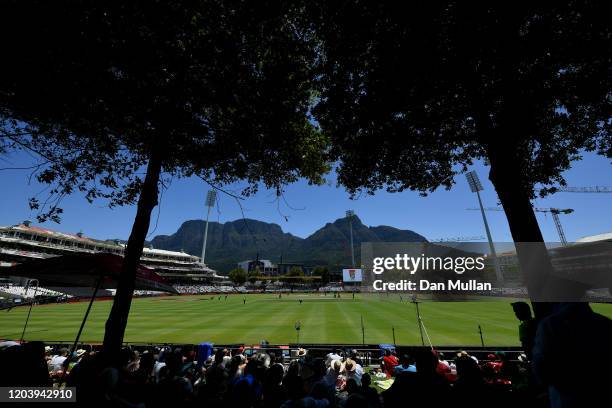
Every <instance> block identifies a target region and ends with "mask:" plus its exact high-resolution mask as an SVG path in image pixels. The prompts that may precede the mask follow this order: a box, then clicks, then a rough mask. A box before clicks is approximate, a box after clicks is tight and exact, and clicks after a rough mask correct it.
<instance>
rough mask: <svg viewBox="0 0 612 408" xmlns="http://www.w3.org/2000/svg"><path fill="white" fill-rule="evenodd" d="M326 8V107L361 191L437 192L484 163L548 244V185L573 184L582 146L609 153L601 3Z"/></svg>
mask: <svg viewBox="0 0 612 408" xmlns="http://www.w3.org/2000/svg"><path fill="white" fill-rule="evenodd" d="M320 6H321V7H322V8H323V11H322V12H321V13H320V14H317V12H315V15H319V16H320V19H319V23H318V28H319V29H318V32H319V34H320V37H321V41H322V50H323V51H322V58H321V60H320V61H321V64H320V67H321V76H320V78H321V89H320V101H321V102H320V103H319V104H318V105H317V107H316V109H315V116H316V118H317V119H318V121H319V123H320V124H321V126H322V128H323V129H324V130H325V131H326V132H327V133H328V134H329V135H330V136H331V137H332V140H333V143H334V146H335V153H336V154H337V157H338V158H339V162H340V164H339V169H338V173H339V182H340V183H341V184H343V185H345V186H346V187H347V188H348V189H349V190H350V191H352V192H353V193H355V192H357V191H361V190H365V191H367V192H369V193H372V194H373V193H374V192H375V191H376V190H378V189H380V188H386V189H387V190H388V191H391V192H395V191H403V190H405V189H411V190H416V191H419V192H421V193H422V194H423V195H426V194H427V193H429V192H431V191H433V190H435V189H436V188H438V187H440V186H444V187H446V188H450V187H451V186H452V185H453V183H454V182H455V180H454V178H455V176H456V175H457V174H458V173H460V172H463V171H465V170H466V169H467V168H468V166H469V165H471V164H472V163H473V161H474V160H479V159H482V160H485V161H487V162H488V163H489V164H490V173H489V178H490V180H491V181H492V183H493V185H494V186H495V189H496V191H497V193H498V196H499V199H500V201H501V203H502V205H503V207H504V210H505V212H506V216H507V218H508V222H509V225H510V230H511V233H512V236H513V239H514V241H515V242H542V241H543V238H542V233H541V231H540V229H539V226H538V223H537V220H536V218H535V215H534V212H533V208H532V206H531V202H530V199H532V198H534V196H535V194H534V191H535V187H536V185H538V184H540V185H543V186H545V187H546V186H554V185H555V184H561V185H564V184H565V180H564V178H563V171H564V170H567V169H568V168H569V167H570V164H571V162H572V161H573V160H577V159H579V158H580V155H581V153H582V152H584V151H598V152H599V153H602V154H607V155H608V156H609V155H610V150H609V146H610V138H611V133H610V130H611V126H612V122H611V120H610V118H611V117H612V82H611V81H610V79H611V78H612V64H611V63H610V55H612V53H611V52H612V32H611V30H612V27H611V26H610V24H609V22H608V19H607V17H606V15H607V13H606V11H605V9H606V8H605V6H604V4H603V3H600V2H596V1H589V0H576V1H569V2H557V3H550V2H545V3H533V2H524V1H521V2H518V3H517V2H513V3H505V2H495V3H487V4H482V3H476V2H459V1H435V2H427V3H420V4H412V3H411V4H401V3H368V2H343V3H342V4H336V3H327V2H326V3H325V4H321V5H320ZM542 191H543V194H546V193H547V190H546V189H544V190H542ZM517 250H518V252H519V258H520V259H521V266H522V267H525V268H523V270H524V271H525V270H527V269H528V267H529V262H528V261H529V260H527V259H526V258H525V257H524V256H521V254H522V253H523V251H522V250H521V248H517ZM540 256H541V257H542V258H541V260H540V261H541V262H539V263H538V262H536V263H533V262H532V263H531V264H539V265H541V266H542V267H543V268H546V267H550V261H549V260H548V259H547V258H548V257H547V255H546V252H545V249H544V248H543V247H542V251H541V255H540ZM535 275H536V274H532V276H535ZM539 276H541V277H546V276H548V274H546V273H541V274H539ZM549 283H550V282H549V281H547V280H546V279H539V280H538V281H537V282H535V281H534V282H530V287H531V288H538V289H542V288H545V287H547V286H549Z"/></svg>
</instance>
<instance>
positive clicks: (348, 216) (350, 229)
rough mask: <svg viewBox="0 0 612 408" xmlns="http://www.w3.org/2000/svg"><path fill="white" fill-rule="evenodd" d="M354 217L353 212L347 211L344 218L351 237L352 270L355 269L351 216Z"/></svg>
mask: <svg viewBox="0 0 612 408" xmlns="http://www.w3.org/2000/svg"><path fill="white" fill-rule="evenodd" d="M354 215H355V211H353V210H347V211H346V218H348V223H349V235H350V237H351V263H352V266H353V268H354V267H355V248H354V246H353V216H354Z"/></svg>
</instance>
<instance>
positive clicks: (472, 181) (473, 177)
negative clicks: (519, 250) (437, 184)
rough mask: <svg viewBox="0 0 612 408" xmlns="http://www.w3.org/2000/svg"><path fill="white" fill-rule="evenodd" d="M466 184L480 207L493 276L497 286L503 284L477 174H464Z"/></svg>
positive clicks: (472, 172)
mask: <svg viewBox="0 0 612 408" xmlns="http://www.w3.org/2000/svg"><path fill="white" fill-rule="evenodd" d="M465 177H466V178H467V182H468V184H469V185H470V189H471V190H472V193H476V196H477V197H478V204H479V205H480V213H481V214H482V221H483V222H484V227H485V231H486V233H487V239H488V240H489V249H490V250H491V257H492V258H493V265H494V267H495V276H496V277H497V282H498V283H499V284H501V283H503V281H504V277H503V275H502V271H501V268H500V266H499V261H498V260H497V253H496V252H495V245H493V238H492V237H491V230H490V229H489V223H488V222H487V216H486V215H485V210H484V207H483V206H482V199H481V198H480V192H481V191H482V190H484V188H483V187H482V183H481V182H480V179H479V178H478V174H476V172H475V171H469V172H467V173H465Z"/></svg>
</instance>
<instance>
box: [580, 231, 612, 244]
mask: <svg viewBox="0 0 612 408" xmlns="http://www.w3.org/2000/svg"><path fill="white" fill-rule="evenodd" d="M607 240H612V232H605V233H603V234H597V235H589V236H586V237H582V238H580V239H578V240H577V241H576V242H596V241H607Z"/></svg>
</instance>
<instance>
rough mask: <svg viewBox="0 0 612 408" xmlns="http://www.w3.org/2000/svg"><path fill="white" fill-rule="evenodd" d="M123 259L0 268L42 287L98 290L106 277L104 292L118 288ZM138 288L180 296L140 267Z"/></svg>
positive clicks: (72, 258) (57, 260)
mask: <svg viewBox="0 0 612 408" xmlns="http://www.w3.org/2000/svg"><path fill="white" fill-rule="evenodd" d="M122 264H123V257H121V256H119V255H114V254H74V255H63V256H57V257H53V258H46V259H35V260H32V261H28V262H24V263H21V264H18V265H15V266H12V267H10V268H0V271H1V272H0V273H2V274H4V275H8V276H22V277H26V278H30V279H38V280H39V282H40V285H41V286H85V287H92V288H93V287H95V286H96V283H97V282H98V279H99V278H100V276H103V279H102V284H101V286H100V288H101V289H115V288H117V282H118V280H119V276H120V275H121V266H122ZM136 289H139V290H155V291H161V292H170V293H178V292H177V291H176V289H174V287H172V286H171V285H170V284H169V283H167V282H166V280H165V279H164V278H163V277H162V276H160V275H159V274H157V273H156V272H155V271H154V270H153V269H150V268H147V267H145V266H142V265H140V266H138V270H137V271H136Z"/></svg>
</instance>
